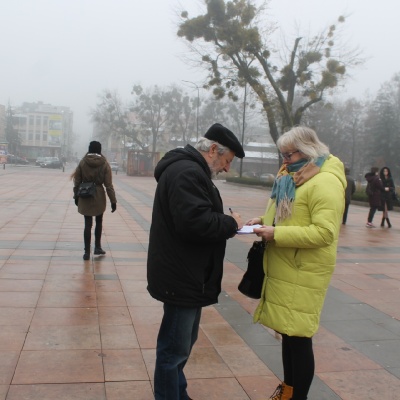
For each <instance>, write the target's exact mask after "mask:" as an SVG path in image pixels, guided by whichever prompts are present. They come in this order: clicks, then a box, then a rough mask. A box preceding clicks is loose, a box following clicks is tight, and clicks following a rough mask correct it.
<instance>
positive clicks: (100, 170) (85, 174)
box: [71, 141, 117, 260]
mask: <svg viewBox="0 0 400 400" xmlns="http://www.w3.org/2000/svg"><path fill="white" fill-rule="evenodd" d="M71 177H72V179H73V181H74V199H75V204H76V205H77V206H78V212H79V214H82V215H83V216H84V217H85V229H84V231H83V239H84V243H85V253H84V254H83V259H84V260H89V259H90V242H91V236H92V226H93V217H95V219H96V227H95V230H94V252H93V254H95V255H104V254H106V252H105V251H104V250H103V249H102V247H101V233H102V230H103V213H104V211H105V210H106V195H105V192H104V188H105V189H106V192H107V196H108V198H109V199H110V202H111V212H114V211H115V210H116V209H117V199H116V197H115V191H114V187H113V184H112V173H111V167H110V165H109V164H108V161H107V159H106V158H105V157H104V156H103V155H102V154H101V143H100V142H96V141H93V142H90V144H89V150H88V152H87V153H86V155H85V156H84V157H83V158H82V160H81V161H80V162H79V164H78V166H77V167H76V170H75V172H74V173H73V174H72V176H71ZM82 182H95V184H96V192H95V194H94V196H93V197H87V198H82V197H78V196H77V192H78V188H79V185H80V184H81V183H82ZM103 185H104V187H103Z"/></svg>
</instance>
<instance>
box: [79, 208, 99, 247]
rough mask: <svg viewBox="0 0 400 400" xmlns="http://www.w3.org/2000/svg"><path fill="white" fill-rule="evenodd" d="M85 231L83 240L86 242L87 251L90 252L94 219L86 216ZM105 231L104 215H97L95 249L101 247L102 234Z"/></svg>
mask: <svg viewBox="0 0 400 400" xmlns="http://www.w3.org/2000/svg"><path fill="white" fill-rule="evenodd" d="M84 217H85V230H84V231H83V240H84V242H85V251H86V252H90V242H91V239H92V226H93V217H92V216H88V215H85V216H84ZM102 230H103V214H100V215H96V227H95V228H94V241H95V244H94V245H95V247H101V232H102Z"/></svg>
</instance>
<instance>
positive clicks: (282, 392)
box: [270, 382, 293, 400]
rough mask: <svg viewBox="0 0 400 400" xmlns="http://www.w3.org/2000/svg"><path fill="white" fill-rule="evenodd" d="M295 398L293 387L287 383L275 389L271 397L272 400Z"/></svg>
mask: <svg viewBox="0 0 400 400" xmlns="http://www.w3.org/2000/svg"><path fill="white" fill-rule="evenodd" d="M292 396H293V387H292V386H288V385H286V383H285V382H282V383H281V384H280V385H278V387H277V388H276V389H275V392H274V393H273V394H272V396H271V397H270V400H290V399H291V398H292Z"/></svg>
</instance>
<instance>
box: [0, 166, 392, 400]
mask: <svg viewBox="0 0 400 400" xmlns="http://www.w3.org/2000/svg"><path fill="white" fill-rule="evenodd" d="M70 172H71V171H68V170H67V171H66V173H62V172H60V171H44V170H41V169H36V168H33V167H31V168H30V167H27V168H26V169H24V170H18V171H16V170H11V169H8V170H4V171H0V174H1V178H2V183H4V184H5V185H6V187H7V188H9V192H8V194H7V198H8V199H10V198H11V197H12V196H14V197H13V201H12V202H10V201H8V202H7V203H6V204H9V206H6V207H5V213H2V215H1V216H0V325H1V326H2V328H3V329H2V330H0V331H1V332H0V400H3V399H4V400H24V399H30V400H38V399H40V400H50V399H51V400H53V399H55V398H57V399H60V400H66V399H69V398H74V399H75V398H76V399H77V400H79V399H82V400H83V399H85V400H92V399H93V400H94V399H96V400H102V399H104V400H125V399H129V400H131V399H135V400H144V399H146V400H148V399H150V398H152V379H153V374H154V363H155V344H156V338H157V333H158V328H159V324H160V321H161V317H162V306H161V304H160V303H159V302H157V301H155V300H154V299H152V298H151V297H150V296H149V295H148V293H147V290H146V256H147V254H146V251H147V245H148V229H149V226H150V222H151V206H152V199H153V194H154V189H155V181H154V179H153V178H146V177H140V178H139V177H127V176H126V175H124V174H119V175H117V176H115V177H114V184H115V187H116V191H117V198H118V202H119V207H118V209H117V212H116V213H114V214H111V213H110V212H109V208H108V209H107V210H106V213H105V214H104V226H103V247H104V249H105V250H106V251H107V255H106V256H105V257H92V258H91V260H90V261H88V262H83V260H82V254H83V244H82V236H83V218H82V216H81V215H79V214H78V213H77V212H76V207H75V205H74V204H73V202H72V201H71V181H70V180H69V173H70ZM32 182H34V183H35V184H34V185H33V183H32ZM215 183H216V185H217V187H218V188H219V190H220V192H221V194H222V197H223V199H224V204H225V206H226V207H232V208H233V209H235V210H237V211H239V212H240V213H241V215H242V217H243V219H244V220H246V219H249V218H251V217H253V216H257V215H261V214H263V212H264V208H265V205H266V201H267V196H268V191H267V190H265V189H259V188H251V187H238V186H235V185H230V184H227V183H225V181H223V180H217V181H216V182H215ZM2 195H3V194H2V193H0V200H1V198H2ZM25 199H29V202H26V200H25ZM38 204H40V207H39V206H38ZM21 213H23V215H24V219H21V218H20V215H21ZM367 213H368V209H367V208H365V207H360V206H356V205H351V206H350V211H349V217H348V224H347V225H345V226H342V229H341V233H340V238H339V248H338V260H337V268H336V270H335V273H334V276H333V279H332V282H331V287H330V289H329V291H328V296H327V300H326V304H325V307H324V311H323V315H322V318H321V328H320V330H319V332H318V333H317V334H316V336H315V338H314V349H315V357H316V376H315V378H314V382H313V385H312V388H311V391H310V395H309V399H310V400H338V399H344V400H358V399H372V398H377V397H379V398H381V397H382V398H387V399H395V398H397V397H396V393H397V391H398V390H399V389H400V383H399V382H400V364H399V363H398V357H399V353H398V348H400V346H399V344H400V342H399V341H400V322H399V320H400V307H399V302H400V300H399V298H400V297H399V296H398V294H399V290H400V268H399V266H400V248H399V245H398V243H399V233H400V214H399V213H395V212H392V213H391V215H390V219H391V221H392V224H393V228H392V229H388V228H380V227H379V228H374V229H367V228H365V226H364V225H365V220H366V216H367ZM5 215H7V218H5V217H4V216H5ZM379 218H380V215H379V213H377V215H376V217H375V219H376V222H378V221H379ZM254 239H255V238H254V237H253V236H252V235H247V236H245V235H243V236H240V237H235V238H234V239H231V240H229V241H228V246H227V253H226V262H225V272H224V279H223V283H222V286H223V293H222V294H221V296H220V303H219V304H217V305H215V306H214V307H206V308H205V309H204V310H203V315H202V320H201V325H200V332H199V339H198V342H197V343H196V345H195V347H194V349H193V355H192V357H191V358H190V359H189V362H188V364H187V367H186V371H187V373H186V374H187V377H188V385H189V394H190V396H191V397H193V398H195V399H196V400H200V399H206V398H207V399H209V400H212V399H218V400H219V399H221V398H226V399H230V400H232V399H233V400H249V399H251V400H261V399H263V400H264V399H266V398H268V397H269V395H270V394H271V393H272V392H273V391H274V389H275V387H276V385H277V384H278V383H279V379H281V373H282V372H281V360H280V342H279V335H276V334H275V333H274V332H272V331H271V330H269V329H266V328H264V327H262V326H261V325H254V324H252V317H251V314H252V313H253V312H254V309H255V307H256V306H257V300H252V299H248V298H246V297H245V296H243V295H242V294H241V293H239V292H238V290H237V284H238V282H239V280H240V278H241V276H242V275H243V270H244V269H245V268H246V254H247V251H248V248H249V247H250V246H251V243H252V241H253V240H254ZM107 277H109V278H107ZM71 396H72V397H71Z"/></svg>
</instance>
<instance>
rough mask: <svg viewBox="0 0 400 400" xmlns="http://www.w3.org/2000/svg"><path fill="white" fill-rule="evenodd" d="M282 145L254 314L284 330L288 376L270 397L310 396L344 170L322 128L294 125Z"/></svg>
mask: <svg viewBox="0 0 400 400" xmlns="http://www.w3.org/2000/svg"><path fill="white" fill-rule="evenodd" d="M277 146H278V148H279V151H280V152H281V154H282V157H283V160H284V163H283V165H282V167H281V169H280V170H279V172H278V174H277V178H276V180H275V183H274V186H273V189H272V194H271V198H270V200H269V202H268V205H267V210H266V213H265V215H264V216H263V217H256V218H253V219H251V220H250V221H248V222H247V224H248V225H254V224H262V225H263V227H261V228H257V229H254V231H255V233H256V234H257V235H258V236H259V237H262V238H263V240H265V241H266V242H268V244H267V246H266V250H265V253H264V271H265V275H266V278H265V280H264V284H263V292H262V296H261V300H260V303H259V305H258V307H257V309H256V311H255V314H254V321H255V322H260V323H261V324H263V325H265V326H268V327H269V328H272V329H274V330H275V331H277V332H279V333H280V334H281V335H282V360H283V369H284V382H283V383H282V384H281V385H279V386H278V388H277V390H276V391H275V393H274V394H273V395H272V397H271V399H274V400H289V399H292V400H305V399H307V395H308V391H309V388H310V386H311V382H312V380H313V377H314V353H313V349H312V337H313V335H314V334H315V332H316V331H317V329H318V326H319V321H320V314H321V311H322V307H323V303H324V300H325V296H326V292H327V289H328V286H329V282H330V278H331V276H332V273H333V270H334V267H335V263H336V250H337V244H338V236H339V230H340V225H341V221H342V215H343V209H344V190H345V188H346V177H345V174H344V166H343V164H342V162H341V161H340V160H339V159H338V158H336V157H334V156H333V155H331V154H330V153H329V149H328V147H327V146H326V145H325V144H323V143H322V142H321V141H320V140H319V139H318V137H317V134H316V133H315V132H314V131H313V130H312V129H309V128H306V127H295V128H292V129H291V130H290V131H289V132H286V133H285V134H283V135H282V136H281V137H280V138H279V140H278V142H277Z"/></svg>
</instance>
